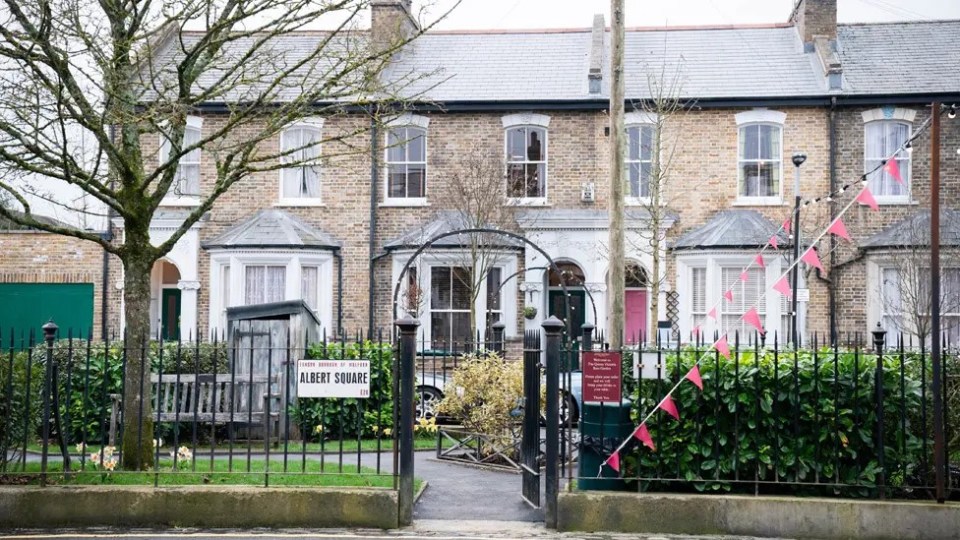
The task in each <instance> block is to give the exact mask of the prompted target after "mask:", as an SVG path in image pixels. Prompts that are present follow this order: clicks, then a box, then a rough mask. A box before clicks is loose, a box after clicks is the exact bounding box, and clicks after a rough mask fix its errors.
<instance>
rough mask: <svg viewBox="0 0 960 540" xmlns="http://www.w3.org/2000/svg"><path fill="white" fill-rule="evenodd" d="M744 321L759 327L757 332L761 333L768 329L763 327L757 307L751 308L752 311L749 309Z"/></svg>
mask: <svg viewBox="0 0 960 540" xmlns="http://www.w3.org/2000/svg"><path fill="white" fill-rule="evenodd" d="M743 322H745V323H747V324H749V325H750V326H752V327H754V328H756V329H757V332H760V333H761V334H763V333H765V332H766V331H765V330H764V329H763V324H762V323H761V322H760V314H759V313H757V308H750V311H747V312H746V313H745V314H744V316H743Z"/></svg>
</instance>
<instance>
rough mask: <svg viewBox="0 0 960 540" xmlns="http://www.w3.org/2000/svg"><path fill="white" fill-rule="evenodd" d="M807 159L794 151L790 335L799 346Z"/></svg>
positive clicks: (801, 153)
mask: <svg viewBox="0 0 960 540" xmlns="http://www.w3.org/2000/svg"><path fill="white" fill-rule="evenodd" d="M806 160H807V155H806V154H804V153H803V152H794V153H793V166H794V171H796V172H795V174H794V177H793V196H794V202H793V263H794V266H793V275H792V276H791V281H793V299H792V300H791V304H790V307H791V310H792V311H793V317H791V319H790V320H791V327H790V337H791V338H792V339H793V346H794V347H799V344H800V341H799V339H798V338H799V334H798V332H797V320H798V319H799V312H798V311H797V296H798V294H797V293H798V290H797V286H798V285H799V279H800V265H799V264H797V261H799V260H800V166H801V165H803V162H804V161H806Z"/></svg>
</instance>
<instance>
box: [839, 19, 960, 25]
mask: <svg viewBox="0 0 960 540" xmlns="http://www.w3.org/2000/svg"><path fill="white" fill-rule="evenodd" d="M937 23H960V19H914V20H911V21H879V22H852V23H837V26H893V25H897V24H937Z"/></svg>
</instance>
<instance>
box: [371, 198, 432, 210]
mask: <svg viewBox="0 0 960 540" xmlns="http://www.w3.org/2000/svg"><path fill="white" fill-rule="evenodd" d="M377 206H379V207H381V208H417V207H424V206H430V201H428V200H427V199H426V197H411V198H409V199H389V198H387V199H384V200H383V201H382V202H381V203H380V204H378V205H377Z"/></svg>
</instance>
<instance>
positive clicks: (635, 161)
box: [627, 63, 693, 335]
mask: <svg viewBox="0 0 960 540" xmlns="http://www.w3.org/2000/svg"><path fill="white" fill-rule="evenodd" d="M645 72H646V74H647V89H648V92H649V95H650V97H649V98H648V99H646V100H643V101H641V102H640V103H639V107H638V108H639V109H640V110H641V111H643V112H644V113H646V114H647V116H648V122H649V123H648V124H645V125H641V126H638V127H637V129H636V131H635V132H631V134H630V136H628V144H629V148H630V149H629V151H628V153H627V159H628V160H629V161H630V162H631V163H630V165H631V170H629V171H628V173H627V179H628V180H627V181H628V183H629V184H630V185H629V191H628V192H629V193H630V195H631V197H633V198H634V200H636V201H637V203H638V205H639V207H640V208H641V212H642V214H643V216H642V217H643V218H645V219H646V220H647V223H648V226H647V227H645V228H643V229H640V230H638V231H637V232H636V234H635V235H633V236H631V237H630V239H629V241H630V243H631V245H632V247H634V248H635V249H638V250H639V251H641V252H644V253H649V254H650V257H651V263H652V264H651V268H650V273H649V274H648V275H647V276H646V278H647V283H648V284H649V286H650V313H651V317H650V319H651V320H650V332H651V333H650V335H654V332H656V328H657V317H658V313H659V310H660V289H661V287H662V286H663V281H664V280H663V278H662V277H661V274H663V272H662V268H663V265H664V261H663V258H662V252H663V250H664V248H665V247H666V226H667V225H668V223H669V222H672V210H671V209H670V203H671V194H672V192H671V191H670V182H671V181H672V179H673V176H672V175H673V160H674V156H675V154H676V151H677V148H678V147H679V142H680V137H681V135H682V132H681V130H680V129H679V128H677V127H676V126H674V125H673V123H674V122H675V121H676V120H677V116H678V115H679V114H680V113H682V112H683V110H684V109H685V108H689V107H690V106H692V105H693V103H692V102H689V101H687V100H684V99H682V97H681V96H682V93H683V79H682V76H681V69H680V67H677V68H676V69H673V70H670V69H668V67H667V65H666V63H664V64H662V65H661V66H660V67H659V68H652V69H651V68H650V67H649V66H648V67H647V69H645ZM631 137H637V138H638V139H639V140H637V141H632V140H630V139H631ZM634 149H635V150H636V153H635V154H634V153H633V152H634ZM634 271H636V269H634ZM627 277H628V278H630V277H633V278H640V276H627Z"/></svg>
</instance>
